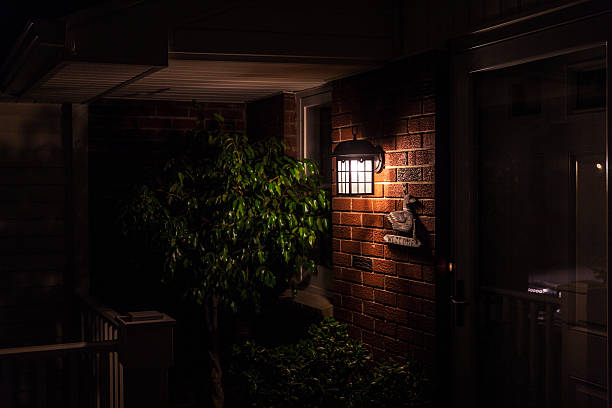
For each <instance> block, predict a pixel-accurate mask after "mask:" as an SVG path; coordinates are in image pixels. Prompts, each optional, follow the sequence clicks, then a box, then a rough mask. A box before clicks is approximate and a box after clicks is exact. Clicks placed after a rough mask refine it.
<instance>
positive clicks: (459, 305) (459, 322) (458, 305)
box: [450, 279, 470, 327]
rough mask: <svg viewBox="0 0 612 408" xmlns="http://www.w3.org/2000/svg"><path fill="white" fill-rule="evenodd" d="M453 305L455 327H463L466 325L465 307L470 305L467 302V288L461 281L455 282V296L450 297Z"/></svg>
mask: <svg viewBox="0 0 612 408" xmlns="http://www.w3.org/2000/svg"><path fill="white" fill-rule="evenodd" d="M450 302H451V305H453V308H454V309H455V310H454V316H455V325H456V326H457V327H462V326H463V325H464V324H465V307H466V306H468V305H469V304H470V303H469V302H467V301H466V300H465V287H464V282H463V280H461V279H457V280H456V281H455V295H454V296H453V295H451V296H450Z"/></svg>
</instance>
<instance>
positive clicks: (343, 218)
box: [340, 213, 361, 226]
mask: <svg viewBox="0 0 612 408" xmlns="http://www.w3.org/2000/svg"><path fill="white" fill-rule="evenodd" d="M340 223H341V224H344V225H359V226H360V225H361V214H354V213H342V214H340Z"/></svg>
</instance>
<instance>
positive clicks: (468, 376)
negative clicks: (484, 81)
mask: <svg viewBox="0 0 612 408" xmlns="http://www.w3.org/2000/svg"><path fill="white" fill-rule="evenodd" d="M611 41H612V5H609V4H603V3H602V2H592V3H587V4H586V5H585V4H584V3H581V4H579V5H576V6H574V7H565V8H562V9H558V10H556V11H554V12H551V13H550V14H545V15H539V16H535V17H534V18H533V19H524V18H523V19H521V20H520V21H518V20H517V21H516V24H514V25H513V24H511V23H509V24H503V25H499V26H497V27H494V28H491V29H486V30H480V31H478V32H475V33H472V34H471V35H469V36H467V37H465V38H462V39H459V40H457V41H455V42H453V44H451V55H452V57H451V70H450V81H451V84H452V85H451V109H450V115H451V128H450V130H451V132H450V134H451V137H450V151H451V226H452V231H451V260H452V262H453V264H452V265H453V268H452V276H451V286H452V288H451V293H452V294H453V296H454V297H452V298H451V299H452V300H453V302H452V303H453V304H454V305H455V306H453V310H452V316H453V318H452V319H451V333H452V335H451V347H450V349H451V350H450V355H451V356H452V357H451V359H452V364H451V366H452V369H451V377H452V378H453V380H452V392H451V395H452V400H453V405H454V406H455V407H464V406H465V407H475V406H477V405H476V404H477V395H476V393H477V386H478V385H477V374H478V373H477V369H478V365H477V361H478V359H477V352H478V350H477V349H476V347H475V344H476V343H475V340H476V333H475V307H471V306H470V305H473V304H475V294H476V288H477V287H478V282H477V279H478V273H477V271H478V265H477V260H478V253H477V251H478V218H477V216H478V212H477V211H478V151H477V145H476V142H477V140H476V137H475V136H476V135H475V134H474V128H473V118H474V112H473V104H474V95H473V87H474V83H473V76H474V74H476V73H479V72H485V71H492V70H497V69H501V68H506V67H511V66H516V65H520V64H524V63H527V62H532V61H538V60H542V59H546V58H550V57H554V56H558V55H564V54H568V53H571V52H575V51H580V50H583V49H589V48H593V47H596V46H601V45H604V46H606V47H607V44H611V43H612V42H611ZM606 66H607V70H606V73H607V83H606V86H607V95H608V96H607V99H608V100H607V105H606V107H607V111H606V134H607V142H606V192H607V196H608V214H609V216H608V237H609V231H610V221H611V220H612V216H611V215H612V212H611V211H610V210H611V208H612V199H611V197H610V189H609V188H608V183H609V166H610V163H609V158H610V148H611V146H612V143H611V141H612V139H611V132H610V126H609V125H608V124H609V123H611V122H610V120H611V119H612V115H611V110H610V109H609V108H608V106H609V103H610V100H609V98H610V96H609V95H612V84H611V82H612V81H611V75H610V68H611V65H610V52H609V50H608V49H606ZM610 241H611V240H610V239H609V238H608V270H612V247H611V245H610V244H611V242H610ZM460 282H462V285H463V288H464V289H463V292H464V293H457V290H456V288H457V284H458V283H460ZM608 282H609V280H608ZM608 286H609V283H608ZM608 293H610V289H609V288H608ZM457 301H458V302H457ZM463 302H465V303H463ZM458 313H459V314H462V315H463V325H461V324H457V323H458V322H457V316H458ZM611 316H612V313H611V311H610V302H608V327H611V324H612V322H611ZM460 320H461V319H460ZM610 350H611V348H610V336H608V356H610ZM610 360H611V359H610V358H609V357H608V362H607V367H608V373H611V372H612V370H611V365H610ZM610 377H611V376H610V375H608V404H609V405H610V406H611V407H612V404H610V400H611V398H610V388H611V381H610V380H611V378H610Z"/></svg>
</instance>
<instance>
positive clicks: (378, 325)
mask: <svg viewBox="0 0 612 408" xmlns="http://www.w3.org/2000/svg"><path fill="white" fill-rule="evenodd" d="M374 331H375V332H377V333H382V334H384V335H386V336H395V333H396V331H397V324H395V323H392V322H387V321H385V320H378V319H376V320H374Z"/></svg>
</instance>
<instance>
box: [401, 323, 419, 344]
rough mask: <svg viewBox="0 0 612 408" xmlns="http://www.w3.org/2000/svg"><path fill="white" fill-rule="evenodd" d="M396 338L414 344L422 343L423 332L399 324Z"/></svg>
mask: <svg viewBox="0 0 612 408" xmlns="http://www.w3.org/2000/svg"><path fill="white" fill-rule="evenodd" d="M397 338H398V339H400V340H404V341H407V342H409V343H412V344H416V345H419V346H421V345H423V333H422V332H419V331H417V330H414V329H411V328H409V327H403V326H399V327H398V328H397Z"/></svg>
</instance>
